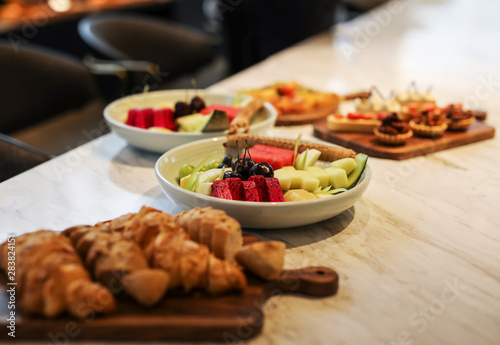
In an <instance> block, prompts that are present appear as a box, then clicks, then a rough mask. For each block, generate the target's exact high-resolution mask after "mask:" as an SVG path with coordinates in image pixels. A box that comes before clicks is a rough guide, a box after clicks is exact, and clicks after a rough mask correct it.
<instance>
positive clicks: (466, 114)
mask: <svg viewBox="0 0 500 345" xmlns="http://www.w3.org/2000/svg"><path fill="white" fill-rule="evenodd" d="M444 112H445V114H446V121H447V123H448V130H452V131H466V130H467V129H468V128H469V127H470V125H471V124H472V123H473V122H474V121H475V120H476V118H475V116H474V114H473V113H472V111H470V110H463V109H462V105H461V104H450V105H449V106H448V107H446V108H445V109H444Z"/></svg>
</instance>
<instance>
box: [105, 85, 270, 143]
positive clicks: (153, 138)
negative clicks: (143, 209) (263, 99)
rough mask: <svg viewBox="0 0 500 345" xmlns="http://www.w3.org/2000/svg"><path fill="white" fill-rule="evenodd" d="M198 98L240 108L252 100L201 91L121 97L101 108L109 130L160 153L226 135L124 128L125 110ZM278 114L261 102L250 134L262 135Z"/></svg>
mask: <svg viewBox="0 0 500 345" xmlns="http://www.w3.org/2000/svg"><path fill="white" fill-rule="evenodd" d="M195 95H196V96H200V97H202V98H203V99H204V101H205V103H206V104H207V105H210V104H226V105H232V104H233V101H235V99H236V98H237V99H236V101H237V102H238V103H239V104H238V105H239V106H240V105H241V106H243V105H245V104H247V103H248V102H250V101H251V100H252V98H251V97H248V96H240V95H230V94H215V93H210V92H207V91H204V90H187V91H186V90H166V91H154V92H148V93H143V94H136V95H131V96H127V97H123V98H120V99H118V100H116V101H114V102H112V103H110V104H109V105H108V106H107V107H106V108H105V109H104V118H105V119H106V122H107V123H108V125H109V127H110V128H111V130H113V131H114V132H115V133H116V134H118V135H119V136H121V137H123V138H124V139H125V140H127V142H128V143H129V144H130V145H133V146H136V147H139V148H141V149H145V150H149V151H154V152H159V153H163V152H165V151H168V150H170V149H172V148H174V147H177V146H180V145H183V144H186V143H190V142H192V141H195V140H200V139H207V138H212V137H219V136H222V135H225V134H226V132H210V133H187V132H154V131H150V130H147V129H142V128H137V127H133V126H128V125H126V124H125V123H124V122H125V119H126V117H127V114H128V110H129V109H132V108H148V107H162V106H168V107H171V106H172V107H173V105H174V104H175V102H177V101H180V100H185V99H188V101H189V100H190V99H191V98H192V97H194V96H195ZM277 116H278V114H277V112H276V109H274V107H273V106H272V105H270V104H269V103H264V108H263V109H262V110H261V111H259V112H258V113H257V114H255V115H254V116H253V118H252V120H251V122H250V133H251V134H264V133H265V132H266V130H268V129H270V128H272V127H273V126H274V123H275V122H276V118H277Z"/></svg>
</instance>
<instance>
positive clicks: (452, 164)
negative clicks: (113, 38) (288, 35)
mask: <svg viewBox="0 0 500 345" xmlns="http://www.w3.org/2000/svg"><path fill="white" fill-rule="evenodd" d="M396 4H400V5H401V6H402V8H401V10H400V11H399V12H398V13H394V14H392V15H391V19H390V20H389V21H388V23H387V25H385V26H384V27H381V29H380V32H379V33H378V34H377V35H373V37H369V42H368V43H367V44H365V45H363V46H361V45H359V44H358V45H357V46H356V45H355V41H352V40H350V39H352V38H353V37H354V38H355V37H356V36H355V35H356V32H359V31H358V30H366V28H367V27H370V25H372V26H373V25H374V24H373V21H375V22H376V19H374V18H375V16H374V15H373V14H368V15H365V16H363V17H361V18H359V19H357V20H356V21H354V22H353V23H350V24H346V25H342V26H340V27H339V28H337V31H336V33H335V34H334V35H332V34H324V35H320V36H318V37H315V38H313V39H310V40H309V41H307V42H304V43H302V44H300V45H298V46H296V47H293V48H291V49H289V50H287V51H285V52H283V53H280V54H277V55H276V56H274V57H272V58H269V59H268V60H266V61H264V62H263V63H261V64H259V65H256V66H255V67H252V68H250V69H248V70H247V71H244V72H242V73H240V74H238V75H236V76H233V77H232V78H229V79H227V80H226V81H223V82H221V83H219V84H217V85H215V86H214V87H212V89H213V90H217V91H237V90H240V89H241V88H248V87H254V86H262V85H265V84H268V83H271V82H273V81H276V80H290V79H295V80H297V81H299V82H301V83H304V84H307V85H310V86H311V87H316V88H321V89H324V90H331V91H335V92H338V93H341V94H342V93H348V92H352V91H356V90H363V89H367V88H368V87H369V86H371V85H372V84H376V85H378V87H379V88H380V89H381V90H382V91H383V92H387V93H388V92H389V90H390V89H395V88H398V89H402V88H405V87H406V86H407V85H408V84H409V82H410V81H411V80H415V81H416V82H417V84H418V85H421V86H422V88H425V87H426V86H427V85H433V87H434V93H435V95H436V97H437V99H438V103H440V104H444V103H447V102H464V103H466V102H475V101H477V107H479V108H483V109H486V110H488V113H489V118H488V121H487V122H488V123H489V124H491V125H493V126H496V127H497V128H498V127H499V125H500V102H498V96H499V95H500V72H499V70H500V68H499V66H500V65H499V64H498V61H499V58H500V54H499V47H498V45H497V42H498V34H500V21H499V20H498V13H500V2H497V1H491V0H483V1H474V2H472V1H467V0H462V1H459V0H456V1H446V0H442V1H437V0H436V1H431V0H428V1H423V0H422V1H409V2H401V3H396ZM384 9H386V10H387V11H388V10H389V7H387V6H386V7H385V8H384ZM394 12H396V11H394ZM381 13H382V12H379V15H381ZM353 35H354V36H353ZM358 43H359V42H358ZM345 44H348V45H351V46H354V47H355V48H357V50H356V53H355V54H354V55H351V56H350V57H351V58H350V59H349V56H348V54H346V53H345V51H346V50H345V47H346V45H345ZM485 81H489V82H485ZM298 132H302V133H303V135H304V137H305V138H312V126H300V127H290V128H277V129H276V130H275V133H274V134H276V135H279V136H289V137H294V136H295V135H296V134H297V133H298ZM499 152H500V141H499V139H498V135H497V137H496V138H494V139H491V140H487V141H484V142H480V143H476V144H473V145H468V146H464V147H460V148H455V149H452V150H447V151H442V152H438V153H435V154H431V155H428V156H425V157H420V158H415V159H410V160H406V161H390V160H382V159H375V158H372V159H371V160H370V162H371V166H372V169H373V178H372V182H371V185H370V186H369V188H368V190H367V192H366V193H365V195H364V196H363V197H362V199H361V200H360V201H359V202H357V203H356V205H355V206H354V207H353V208H351V209H349V210H348V211H346V212H345V213H343V214H341V215H339V216H337V217H335V218H333V219H331V220H328V221H325V222H322V223H319V224H315V225H310V226H305V227H300V228H295V229H283V230H272V231H269V230H262V231H254V233H255V234H257V235H258V236H260V237H261V238H263V239H279V240H282V241H285V242H286V243H287V245H288V249H287V252H286V255H287V259H286V265H287V266H288V267H297V268H298V267H303V266H309V265H322V266H327V267H331V268H333V269H335V270H336V271H337V272H338V273H339V275H340V290H339V292H338V294H337V295H336V296H334V297H330V298H322V299H309V298H304V297H296V296H280V297H275V298H273V299H271V300H270V301H268V303H267V304H266V306H265V309H264V311H265V315H266V319H265V323H264V328H263V332H262V334H260V335H259V336H257V337H255V338H253V339H251V340H249V341H248V343H250V344H373V345H380V344H386V345H388V344H425V345H433V344H454V345H456V344H500V318H499V317H498V315H499V313H500V297H499V296H500V213H499V206H500V160H499V158H500V154H499ZM158 156H159V155H155V154H150V153H147V152H144V151H139V150H136V149H134V148H131V147H129V146H127V145H126V143H125V142H124V141H123V140H122V139H120V138H118V137H117V136H115V135H113V134H111V135H106V136H104V137H103V138H101V139H97V140H95V141H93V142H91V143H89V144H87V145H85V146H82V147H80V148H78V149H76V150H74V151H71V152H69V153H67V154H65V155H63V156H61V157H59V158H57V159H54V160H53V161H51V162H49V163H46V164H43V165H41V166H39V167H37V168H35V169H33V170H31V171H28V172H26V173H24V174H22V175H19V176H17V177H15V178H13V179H11V180H8V181H6V182H4V183H1V184H0V227H1V228H0V229H1V232H2V236H3V237H5V236H6V234H7V233H23V232H27V231H33V230H36V229H39V228H49V229H63V228H65V227H68V226H71V225H75V224H79V223H93V222H97V221H100V220H103V219H108V218H111V217H116V216H118V215H120V214H123V213H125V212H130V211H135V210H137V209H139V207H140V206H141V205H144V204H146V205H151V206H154V207H158V208H160V209H163V210H165V211H168V212H171V213H176V212H177V211H179V209H178V208H177V206H176V205H174V204H172V203H171V202H170V201H168V199H167V198H166V197H164V196H163V195H162V192H161V190H160V188H159V186H158V183H157V182H156V178H155V176H154V172H153V165H154V162H155V161H156V159H157V158H158Z"/></svg>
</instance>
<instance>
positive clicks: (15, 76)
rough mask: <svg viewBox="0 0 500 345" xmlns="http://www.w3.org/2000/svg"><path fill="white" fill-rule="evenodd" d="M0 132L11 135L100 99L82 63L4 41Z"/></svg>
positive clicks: (0, 67)
mask: <svg viewBox="0 0 500 345" xmlns="http://www.w3.org/2000/svg"><path fill="white" fill-rule="evenodd" d="M0 76H1V77H0V99H2V100H3V102H2V103H1V104H2V110H1V112H0V114H1V115H0V132H2V133H10V132H13V131H15V130H18V129H21V128H24V127H26V126H28V125H31V124H34V123H37V122H40V121H42V120H46V119H48V118H50V117H52V116H55V115H57V114H59V113H61V112H63V111H65V110H68V109H72V108H77V107H79V106H82V105H84V104H85V103H86V102H88V101H89V100H91V99H94V98H95V97H97V87H96V84H95V81H94V79H93V76H92V74H91V73H90V72H89V71H88V70H87V69H86V68H85V67H84V66H83V65H82V64H81V62H79V61H78V60H76V59H74V58H72V57H70V56H67V55H64V54H62V53H59V52H57V51H55V50H51V49H46V48H43V47H39V46H36V47H35V46H32V45H24V46H15V45H12V44H11V43H10V42H9V41H8V40H0Z"/></svg>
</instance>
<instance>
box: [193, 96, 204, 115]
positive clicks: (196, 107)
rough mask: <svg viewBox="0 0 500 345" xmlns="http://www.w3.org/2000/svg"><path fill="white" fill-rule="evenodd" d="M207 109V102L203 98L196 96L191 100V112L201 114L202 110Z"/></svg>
mask: <svg viewBox="0 0 500 345" xmlns="http://www.w3.org/2000/svg"><path fill="white" fill-rule="evenodd" d="M203 108H205V102H204V101H203V99H202V98H201V97H198V96H195V97H193V99H192V100H191V111H193V112H195V113H199V112H200V110H201V109H203Z"/></svg>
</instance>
